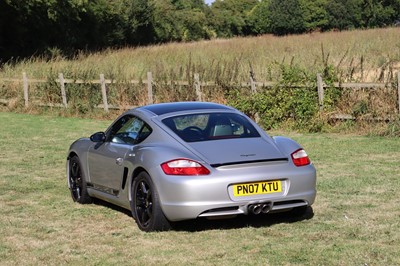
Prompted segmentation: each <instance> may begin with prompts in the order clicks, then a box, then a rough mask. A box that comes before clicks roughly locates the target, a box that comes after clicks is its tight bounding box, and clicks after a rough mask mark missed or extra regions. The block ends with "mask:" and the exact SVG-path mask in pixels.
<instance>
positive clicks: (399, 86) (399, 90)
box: [397, 72, 400, 114]
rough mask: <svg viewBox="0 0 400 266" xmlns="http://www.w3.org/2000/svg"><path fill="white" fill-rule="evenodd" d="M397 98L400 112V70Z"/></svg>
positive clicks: (398, 73)
mask: <svg viewBox="0 0 400 266" xmlns="http://www.w3.org/2000/svg"><path fill="white" fill-rule="evenodd" d="M397 100H398V105H399V106H398V107H399V114H400V72H397Z"/></svg>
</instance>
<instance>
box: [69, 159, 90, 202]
mask: <svg viewBox="0 0 400 266" xmlns="http://www.w3.org/2000/svg"><path fill="white" fill-rule="evenodd" d="M68 178H69V189H70V191H71V196H72V199H73V200H74V201H76V202H79V203H81V204H87V203H92V198H91V197H90V196H89V193H88V191H87V187H86V179H85V175H84V173H83V171H82V167H81V162H80V161H79V158H78V156H73V157H71V159H70V160H69V175H68Z"/></svg>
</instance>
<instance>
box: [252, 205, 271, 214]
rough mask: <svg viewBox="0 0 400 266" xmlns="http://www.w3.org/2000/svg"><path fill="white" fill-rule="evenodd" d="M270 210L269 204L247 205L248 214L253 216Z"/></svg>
mask: <svg viewBox="0 0 400 266" xmlns="http://www.w3.org/2000/svg"><path fill="white" fill-rule="evenodd" d="M270 210H271V203H263V204H251V205H249V212H250V213H252V214H255V215H258V214H260V213H268V212H269V211H270Z"/></svg>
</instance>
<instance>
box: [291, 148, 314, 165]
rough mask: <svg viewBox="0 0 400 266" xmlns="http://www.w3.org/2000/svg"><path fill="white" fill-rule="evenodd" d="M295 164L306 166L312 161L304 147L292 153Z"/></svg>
mask: <svg viewBox="0 0 400 266" xmlns="http://www.w3.org/2000/svg"><path fill="white" fill-rule="evenodd" d="M291 156H292V160H293V163H294V165H296V166H304V165H309V164H310V163H311V161H310V159H309V158H308V155H307V153H306V152H305V151H304V150H303V149H299V150H297V151H295V152H293V153H292V154H291Z"/></svg>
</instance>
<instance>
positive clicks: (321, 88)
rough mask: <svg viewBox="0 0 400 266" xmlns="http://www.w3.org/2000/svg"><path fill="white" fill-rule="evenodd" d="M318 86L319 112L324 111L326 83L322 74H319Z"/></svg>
mask: <svg viewBox="0 0 400 266" xmlns="http://www.w3.org/2000/svg"><path fill="white" fill-rule="evenodd" d="M317 86H318V104H319V110H320V111H323V110H324V83H323V81H322V76H321V74H320V73H318V74H317Z"/></svg>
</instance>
